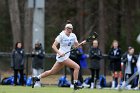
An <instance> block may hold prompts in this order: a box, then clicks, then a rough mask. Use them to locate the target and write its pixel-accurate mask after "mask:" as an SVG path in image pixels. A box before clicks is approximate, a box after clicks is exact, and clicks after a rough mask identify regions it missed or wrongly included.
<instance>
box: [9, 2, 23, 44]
mask: <svg viewBox="0 0 140 93" xmlns="http://www.w3.org/2000/svg"><path fill="white" fill-rule="evenodd" d="M8 5H9V12H10V19H11V25H12V34H13V44H15V43H16V42H17V41H21V23H20V12H19V6H18V0H8Z"/></svg>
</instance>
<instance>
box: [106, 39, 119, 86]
mask: <svg viewBox="0 0 140 93" xmlns="http://www.w3.org/2000/svg"><path fill="white" fill-rule="evenodd" d="M121 55H122V53H121V49H120V48H119V44H118V41H117V40H114V41H113V42H112V47H111V49H110V51H109V54H108V56H109V60H110V70H111V71H112V78H113V80H112V88H115V82H118V86H117V87H116V88H117V89H118V88H119V87H120V80H121V77H122V74H121Z"/></svg>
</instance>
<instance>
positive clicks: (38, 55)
mask: <svg viewBox="0 0 140 93" xmlns="http://www.w3.org/2000/svg"><path fill="white" fill-rule="evenodd" d="M32 57H33V60H32V68H33V76H38V75H40V74H41V73H42V72H43V61H44V58H45V52H44V50H43V49H42V46H41V44H40V43H39V42H38V41H37V42H36V43H35V48H34V49H33V51H32ZM35 87H41V83H40V81H38V82H36V83H35Z"/></svg>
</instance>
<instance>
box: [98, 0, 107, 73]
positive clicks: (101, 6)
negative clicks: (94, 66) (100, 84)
mask: <svg viewBox="0 0 140 93" xmlns="http://www.w3.org/2000/svg"><path fill="white" fill-rule="evenodd" d="M104 8H105V7H104V0H99V24H98V26H99V42H100V46H99V47H100V49H101V50H102V53H105V42H106V31H105V15H104V14H105V13H104ZM104 69H105V65H104V62H101V73H102V74H104V72H105V71H104Z"/></svg>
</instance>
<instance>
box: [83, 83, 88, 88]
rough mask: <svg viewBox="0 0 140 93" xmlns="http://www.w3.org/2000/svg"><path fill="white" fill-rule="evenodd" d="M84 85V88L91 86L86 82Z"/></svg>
mask: <svg viewBox="0 0 140 93" xmlns="http://www.w3.org/2000/svg"><path fill="white" fill-rule="evenodd" d="M82 86H83V87H84V88H89V87H90V85H88V84H86V83H83V84H82Z"/></svg>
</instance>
